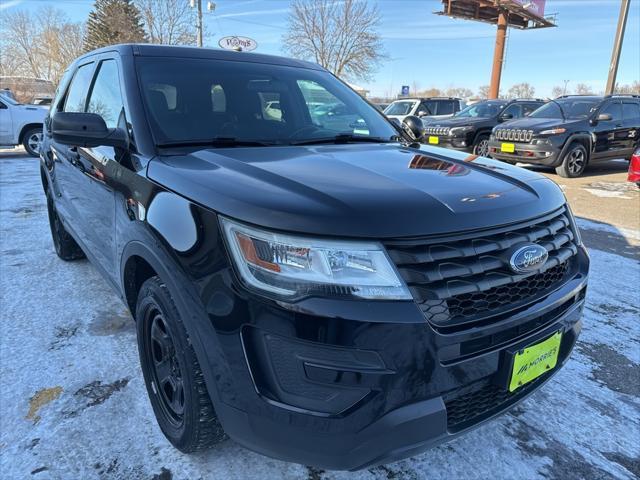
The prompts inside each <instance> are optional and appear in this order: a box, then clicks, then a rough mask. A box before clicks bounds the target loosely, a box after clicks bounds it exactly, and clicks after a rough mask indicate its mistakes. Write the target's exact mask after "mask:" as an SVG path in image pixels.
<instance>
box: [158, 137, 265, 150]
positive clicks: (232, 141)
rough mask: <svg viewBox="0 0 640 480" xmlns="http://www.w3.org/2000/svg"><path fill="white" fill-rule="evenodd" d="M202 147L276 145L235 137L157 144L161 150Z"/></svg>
mask: <svg viewBox="0 0 640 480" xmlns="http://www.w3.org/2000/svg"><path fill="white" fill-rule="evenodd" d="M200 145H202V146H210V147H268V146H270V145H276V144H275V143H270V142H265V141H261V140H242V139H237V138H235V137H215V138H211V139H208V140H206V139H205V140H176V141H171V142H163V143H158V144H157V146H158V147H159V148H172V147H192V146H200Z"/></svg>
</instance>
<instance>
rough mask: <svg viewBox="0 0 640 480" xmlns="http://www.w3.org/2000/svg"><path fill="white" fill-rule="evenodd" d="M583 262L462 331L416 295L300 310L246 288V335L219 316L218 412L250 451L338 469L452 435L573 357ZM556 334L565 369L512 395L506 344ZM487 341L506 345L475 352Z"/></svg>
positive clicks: (309, 304) (313, 303)
mask: <svg viewBox="0 0 640 480" xmlns="http://www.w3.org/2000/svg"><path fill="white" fill-rule="evenodd" d="M575 258H576V268H575V272H574V274H573V276H572V277H571V279H570V280H569V281H567V282H566V283H565V284H563V285H562V286H561V287H559V288H558V289H557V290H555V291H554V292H552V293H550V294H548V295H547V296H545V297H544V298H543V299H539V300H537V301H536V302H535V303H533V304H529V305H527V307H526V308H524V309H519V310H518V311H517V312H514V313H513V314H512V315H510V316H508V317H507V318H501V319H500V321H499V322H496V323H491V324H489V325H482V326H480V327H478V328H474V329H472V330H471V331H470V330H464V331H462V332H454V333H451V332H447V333H442V332H439V331H437V330H436V329H434V327H433V326H432V325H431V324H429V323H428V322H426V321H425V318H424V316H423V314H422V312H421V311H420V310H419V309H418V308H417V307H416V306H415V304H413V303H412V302H357V301H336V300H327V299H309V300H308V301H305V302H303V304H298V305H297V306H296V307H292V306H291V305H284V304H275V303H270V302H267V301H265V300H263V299H262V298H259V297H253V296H241V295H239V296H238V297H236V299H235V301H234V304H235V307H234V310H236V314H241V315H246V318H248V321H245V323H244V324H243V325H242V327H241V328H240V329H239V331H238V330H236V329H235V328H230V327H229V324H228V323H225V322H223V323H219V322H220V318H218V319H217V320H216V319H214V318H212V321H214V322H218V325H217V330H218V338H219V341H220V344H221V345H222V347H223V350H224V352H223V354H224V355H223V358H224V359H225V360H226V363H227V366H228V370H229V372H228V376H226V375H222V376H221V378H218V379H217V382H216V383H217V385H218V389H217V390H218V391H217V395H216V401H215V402H214V403H215V408H216V412H217V414H218V416H219V418H220V421H221V423H222V425H223V427H224V429H225V431H226V432H227V434H228V435H229V436H230V437H231V438H233V439H234V440H235V441H237V442H238V443H240V444H242V445H244V446H246V447H247V448H249V449H252V450H254V451H257V452H259V453H262V454H264V455H268V456H270V457H274V458H278V459H281V460H286V461H290V462H295V463H302V464H305V465H313V466H317V467H320V468H325V469H332V470H357V469H361V468H365V467H368V466H372V465H377V464H383V463H389V462H392V461H396V460H399V459H401V458H406V457H409V456H412V455H415V454H417V453H419V452H421V451H423V450H426V449H428V448H430V447H433V446H435V445H437V444H440V443H443V442H446V441H449V440H451V439H453V438H455V437H456V436H458V435H460V434H461V433H463V432H465V431H467V430H469V429H472V428H475V427H476V426H478V425H480V424H482V423H483V422H485V421H487V420H489V419H491V418H493V417H495V416H496V415H498V414H500V413H502V412H504V411H505V410H507V409H509V408H510V407H512V406H513V405H515V404H517V403H518V402H520V401H522V400H523V399H524V398H526V397H527V396H528V395H530V394H531V393H532V392H533V391H535V390H536V389H537V388H539V387H540V386H541V385H542V384H543V383H545V382H546V381H547V380H548V379H549V378H550V377H551V376H552V375H553V374H554V373H555V372H557V371H558V369H559V368H560V367H561V366H562V365H563V364H564V363H565V362H566V361H567V359H568V358H569V355H570V353H571V350H572V348H573V346H574V344H575V342H576V339H577V337H578V334H579V332H580V329H581V321H580V317H581V313H582V309H583V306H584V295H585V292H586V284H587V271H588V257H587V255H586V252H585V251H584V249H583V248H580V249H579V253H578V255H577V256H576V257H575ZM532 321H533V322H535V325H536V327H535V328H533V329H528V330H527V328H528V327H527V328H525V326H527V325H531V323H532ZM514 329H515V331H517V332H519V333H518V334H517V335H515V336H513V337H512V338H510V339H507V340H505V338H504V337H502V340H500V338H501V337H500V335H502V334H504V332H506V331H511V332H513V331H514ZM558 330H561V331H562V332H563V340H562V345H561V349H560V355H559V359H558V365H557V367H556V368H555V369H554V370H553V371H551V372H548V373H547V374H545V375H544V376H543V377H540V378H539V379H537V380H535V381H534V382H532V383H530V384H528V385H526V386H524V387H522V388H521V389H520V390H516V391H515V392H514V393H513V394H507V393H505V388H504V386H503V385H502V383H501V382H503V377H504V376H505V368H507V367H506V366H505V358H506V356H507V351H513V350H514V349H516V350H517V349H520V348H523V347H525V346H527V345H530V344H532V343H536V342H538V341H540V340H543V339H545V338H546V337H548V336H550V335H552V334H553V333H555V332H557V331H558ZM522 332H525V333H522ZM487 337H491V338H492V340H493V338H494V337H495V338H496V339H498V340H496V341H497V342H498V343H491V345H493V346H489V347H487V348H485V347H482V349H480V350H478V349H476V350H473V349H469V345H471V344H473V345H477V341H478V339H482V338H487ZM474 342H475V343H474ZM465 346H466V347H465ZM465 348H466V350H465ZM470 351H471V352H472V353H468V352H470ZM465 352H467V353H465ZM210 361H211V362H214V361H217V362H219V361H220V358H219V357H215V358H213V357H212V358H211V359H210ZM210 366H211V368H212V369H213V365H210ZM218 366H219V365H218ZM468 405H472V406H473V408H467V406H468ZM469 411H473V412H475V414H474V415H471V416H469V415H468V414H467V413H466V412H469Z"/></svg>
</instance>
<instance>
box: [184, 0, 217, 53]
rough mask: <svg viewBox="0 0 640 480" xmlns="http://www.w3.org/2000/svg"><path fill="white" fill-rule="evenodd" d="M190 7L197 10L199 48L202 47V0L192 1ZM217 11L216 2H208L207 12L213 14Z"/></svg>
mask: <svg viewBox="0 0 640 480" xmlns="http://www.w3.org/2000/svg"><path fill="white" fill-rule="evenodd" d="M189 6H190V7H191V8H195V9H196V10H197V15H196V17H197V18H196V30H197V41H198V46H199V47H202V0H190V1H189ZM215 9H216V4H215V2H207V11H208V12H213V11H215Z"/></svg>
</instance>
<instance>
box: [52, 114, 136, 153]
mask: <svg viewBox="0 0 640 480" xmlns="http://www.w3.org/2000/svg"><path fill="white" fill-rule="evenodd" d="M51 135H52V136H53V140H54V141H55V142H58V143H62V144H63V145H73V146H78V147H85V148H92V147H99V146H108V147H121V148H127V147H128V144H129V142H128V137H127V133H126V132H125V131H124V130H122V129H121V128H107V124H106V123H105V122H104V119H103V118H102V117H101V116H100V115H98V114H97V113H80V112H57V113H56V114H55V115H54V116H53V117H52V119H51Z"/></svg>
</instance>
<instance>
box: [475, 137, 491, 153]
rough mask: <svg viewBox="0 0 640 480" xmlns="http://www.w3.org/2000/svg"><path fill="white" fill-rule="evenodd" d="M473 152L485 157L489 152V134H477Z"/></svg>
mask: <svg viewBox="0 0 640 480" xmlns="http://www.w3.org/2000/svg"><path fill="white" fill-rule="evenodd" d="M473 154H474V155H480V156H481V157H486V156H487V155H488V154H489V136H488V135H479V136H478V138H476V141H475V142H474V143H473Z"/></svg>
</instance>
